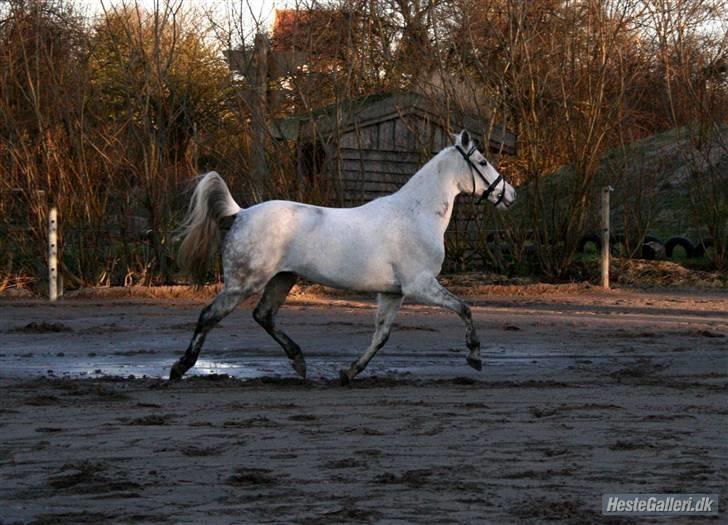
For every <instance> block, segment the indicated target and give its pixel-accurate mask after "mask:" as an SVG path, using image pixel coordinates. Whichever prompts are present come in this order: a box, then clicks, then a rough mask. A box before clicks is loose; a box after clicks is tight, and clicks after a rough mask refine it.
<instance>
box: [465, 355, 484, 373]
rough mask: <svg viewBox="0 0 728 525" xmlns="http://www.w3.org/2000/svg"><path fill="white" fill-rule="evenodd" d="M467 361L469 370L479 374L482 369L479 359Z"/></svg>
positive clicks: (470, 358) (468, 359)
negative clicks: (473, 369) (471, 369)
mask: <svg viewBox="0 0 728 525" xmlns="http://www.w3.org/2000/svg"><path fill="white" fill-rule="evenodd" d="M467 361H468V365H470V367H471V368H475V369H476V370H477V371H478V372H480V371H481V370H482V369H483V361H481V360H480V359H475V358H473V357H468V358H467Z"/></svg>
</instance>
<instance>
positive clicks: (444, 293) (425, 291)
mask: <svg viewBox="0 0 728 525" xmlns="http://www.w3.org/2000/svg"><path fill="white" fill-rule="evenodd" d="M403 290H404V292H405V297H407V298H411V299H412V300H413V301H416V302H418V303H424V304H431V305H434V306H442V307H443V308H447V309H448V310H452V311H453V312H455V313H456V314H458V315H459V316H460V319H462V320H463V322H464V323H465V344H466V345H467V347H468V350H470V352H469V353H468V357H467V362H468V364H469V365H470V366H471V367H473V368H475V369H476V370H481V369H482V368H483V363H482V361H481V359H480V340H479V339H478V334H476V333H475V326H474V325H473V315H472V313H471V312H470V307H469V306H468V305H467V303H466V302H465V301H463V300H462V299H460V298H459V297H457V296H456V295H454V294H452V293H451V292H450V291H449V290H448V289H447V288H445V287H443V286H442V285H441V284H440V283H439V282H437V279H435V277H434V276H431V275H424V274H423V275H421V276H419V277H418V278H417V279H415V280H414V282H413V283H411V284H410V285H409V286H405V287H403Z"/></svg>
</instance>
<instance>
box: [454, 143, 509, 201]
mask: <svg viewBox="0 0 728 525" xmlns="http://www.w3.org/2000/svg"><path fill="white" fill-rule="evenodd" d="M455 148H456V149H457V150H458V151H459V152H460V155H462V156H463V158H464V159H465V162H467V163H468V167H469V168H470V175H471V176H472V177H473V194H475V175H474V174H473V170H474V171H475V173H477V174H478V176H479V177H480V178H481V179H483V182H484V183H485V185H486V187H487V188H486V190H485V191H484V192H483V194H482V195H481V196H480V199H478V204H480V203H481V202H483V199H485V198H487V197H490V194H491V193H493V192H494V191H495V189H496V187H497V186H498V184H500V183H501V181H502V182H503V189H502V190H501V192H500V193H499V194H498V199H497V200H496V201H495V204H494V206H498V205H499V204H500V203H501V202H503V199H504V198H505V196H506V181H505V179H504V178H503V175H501V174H500V173H499V174H498V177H496V179H495V180H494V181H493V182H488V179H486V178H485V175H483V173H482V172H481V171H480V170H479V169H478V166H476V165H475V163H473V161H472V159H471V158H470V157H471V156H472V155H473V153H474V152H475V150H476V149H477V144H475V142H474V141H473V147H471V148H470V150H468V152H467V153H465V150H463V148H461V147H460V144H455ZM486 162H487V161H486ZM507 206H508V204H506V207H507Z"/></svg>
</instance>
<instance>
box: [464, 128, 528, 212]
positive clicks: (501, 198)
mask: <svg viewBox="0 0 728 525" xmlns="http://www.w3.org/2000/svg"><path fill="white" fill-rule="evenodd" d="M453 151H454V152H455V153H456V155H457V156H458V160H459V165H461V166H462V169H463V175H465V178H469V179H470V182H471V183H472V186H471V187H472V192H473V195H479V196H480V199H481V200H482V199H484V198H485V197H487V198H488V200H489V201H490V202H492V203H493V204H494V205H495V207H496V208H498V209H501V210H505V209H506V208H509V207H510V206H511V205H512V204H513V203H514V202H515V200H516V190H515V189H514V188H513V186H511V185H510V184H508V183H507V182H506V180H505V179H504V178H503V176H502V175H501V174H500V173H498V171H497V170H496V169H495V168H494V167H493V165H492V164H491V163H490V162H488V160H487V159H486V158H485V156H484V155H483V154H482V153H481V152H480V151H478V147H477V144H476V143H475V141H474V140H473V139H472V138H471V137H470V133H468V132H467V131H466V130H463V131H462V132H460V133H459V134H458V135H455V144H454V146H453ZM465 187H467V186H465Z"/></svg>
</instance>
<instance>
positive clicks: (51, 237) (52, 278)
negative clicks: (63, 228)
mask: <svg viewBox="0 0 728 525" xmlns="http://www.w3.org/2000/svg"><path fill="white" fill-rule="evenodd" d="M48 297H49V299H50V300H51V301H55V300H56V299H58V209H57V208H56V207H55V206H53V207H51V209H50V212H49V213H48Z"/></svg>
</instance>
